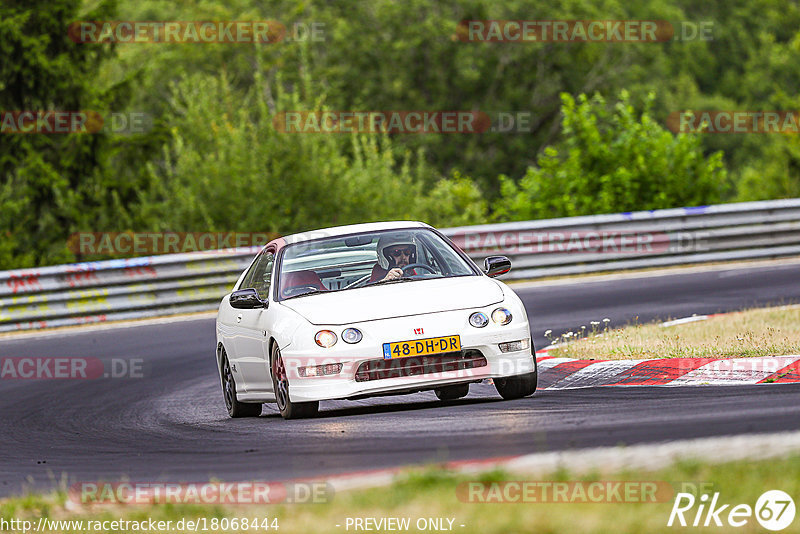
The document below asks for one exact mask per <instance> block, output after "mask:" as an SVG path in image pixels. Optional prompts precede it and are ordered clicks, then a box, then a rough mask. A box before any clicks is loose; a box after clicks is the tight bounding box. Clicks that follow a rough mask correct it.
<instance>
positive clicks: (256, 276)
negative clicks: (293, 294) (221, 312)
mask: <svg viewBox="0 0 800 534" xmlns="http://www.w3.org/2000/svg"><path fill="white" fill-rule="evenodd" d="M274 266H275V251H274V250H270V249H267V250H265V251H264V253H263V254H262V255H261V257H260V258H259V260H258V263H257V264H256V265H255V266H254V269H253V273H252V276H248V277H247V278H246V279H245V280H243V283H242V286H241V288H240V289H247V288H253V289H255V290H256V292H258V296H259V297H260V298H261V300H263V301H265V302H268V301H269V292H270V291H269V290H270V287H271V285H272V273H273V270H274V269H273V268H274ZM245 283H246V284H247V285H245ZM269 311H270V310H269V309H268V308H257V309H253V310H236V319H235V320H236V331H237V335H236V341H235V346H236V359H237V364H238V367H239V369H240V372H241V376H242V379H243V382H244V383H243V384H242V385H243V386H244V390H245V391H246V392H247V393H258V392H271V391H272V379H271V378H270V374H269V347H268V344H267V340H268V339H269V337H268V332H267V330H266V329H265V328H267V327H266V326H264V325H265V324H266V323H267V322H268V319H267V316H268V314H269Z"/></svg>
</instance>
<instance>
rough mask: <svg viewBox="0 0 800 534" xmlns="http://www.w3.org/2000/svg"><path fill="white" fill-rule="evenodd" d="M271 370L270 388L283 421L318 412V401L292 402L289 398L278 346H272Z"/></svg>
mask: <svg viewBox="0 0 800 534" xmlns="http://www.w3.org/2000/svg"><path fill="white" fill-rule="evenodd" d="M270 361H271V369H272V386H273V389H274V391H275V402H276V403H277V404H278V410H279V411H280V412H281V417H283V418H284V419H302V418H304V417H313V416H315V415H317V412H318V411H319V401H314V402H292V400H291V399H290V398H289V377H288V376H287V374H286V366H285V365H284V363H283V358H282V357H281V351H280V349H278V345H277V344H275V345H273V346H272V355H271V358H270Z"/></svg>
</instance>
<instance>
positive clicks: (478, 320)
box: [469, 312, 489, 328]
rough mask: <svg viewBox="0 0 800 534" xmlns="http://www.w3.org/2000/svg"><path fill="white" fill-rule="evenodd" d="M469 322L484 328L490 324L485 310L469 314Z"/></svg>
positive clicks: (476, 326)
mask: <svg viewBox="0 0 800 534" xmlns="http://www.w3.org/2000/svg"><path fill="white" fill-rule="evenodd" d="M469 324H471V325H472V326H474V327H475V328H483V327H484V326H486V325H487V324H489V318H488V317H486V314H485V313H483V312H475V313H473V314H472V315H470V316H469Z"/></svg>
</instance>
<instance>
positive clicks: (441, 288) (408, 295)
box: [281, 276, 503, 325]
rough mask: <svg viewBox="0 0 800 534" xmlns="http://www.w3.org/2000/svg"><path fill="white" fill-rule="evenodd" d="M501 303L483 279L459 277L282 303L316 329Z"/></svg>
mask: <svg viewBox="0 0 800 534" xmlns="http://www.w3.org/2000/svg"><path fill="white" fill-rule="evenodd" d="M502 301H503V290H502V289H501V288H500V287H499V285H498V284H497V283H496V282H495V281H494V280H492V279H491V278H488V277H486V276H460V277H456V278H442V279H434V280H417V281H413V282H399V283H393V284H385V285H380V286H374V287H364V288H358V289H348V290H345V291H338V292H331V293H317V294H314V295H308V296H304V297H297V298H294V299H288V300H284V301H282V302H281V304H282V305H284V306H286V307H287V308H290V309H292V310H294V311H295V312H297V313H299V314H300V315H302V316H303V317H305V318H306V320H308V321H309V322H310V323H312V324H316V325H344V324H351V323H360V322H364V321H374V320H378V319H388V318H391V317H404V316H409V315H418V314H423V313H436V312H442V311H449V310H460V309H465V308H482V307H484V306H490V305H492V304H496V303H498V302H502Z"/></svg>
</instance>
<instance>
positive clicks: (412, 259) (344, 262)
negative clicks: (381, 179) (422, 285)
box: [278, 229, 478, 300]
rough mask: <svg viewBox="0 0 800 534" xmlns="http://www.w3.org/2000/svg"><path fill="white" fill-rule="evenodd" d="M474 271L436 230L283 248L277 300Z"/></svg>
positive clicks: (335, 239)
mask: <svg viewBox="0 0 800 534" xmlns="http://www.w3.org/2000/svg"><path fill="white" fill-rule="evenodd" d="M477 274H478V273H477V272H476V271H475V270H474V268H473V267H472V266H471V265H470V264H469V263H468V262H467V261H466V260H465V259H464V258H463V257H462V256H461V255H459V254H458V253H457V252H456V251H455V250H454V249H453V247H452V245H450V244H449V243H447V242H446V241H445V240H444V239H442V238H441V237H440V236H439V235H438V234H437V233H436V232H433V231H431V230H429V229H409V230H389V231H381V232H369V233H363V234H356V235H347V236H340V237H332V238H327V239H317V240H314V241H307V242H302V243H296V244H293V245H289V246H287V247H286V249H285V251H284V254H283V259H282V261H281V267H280V273H279V276H278V300H283V299H288V298H293V297H299V296H304V295H313V294H316V293H321V292H331V291H344V290H347V289H354V288H359V287H369V286H374V285H381V284H388V283H400V282H411V281H418V280H429V279H432V278H448V277H454V276H474V275H477Z"/></svg>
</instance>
